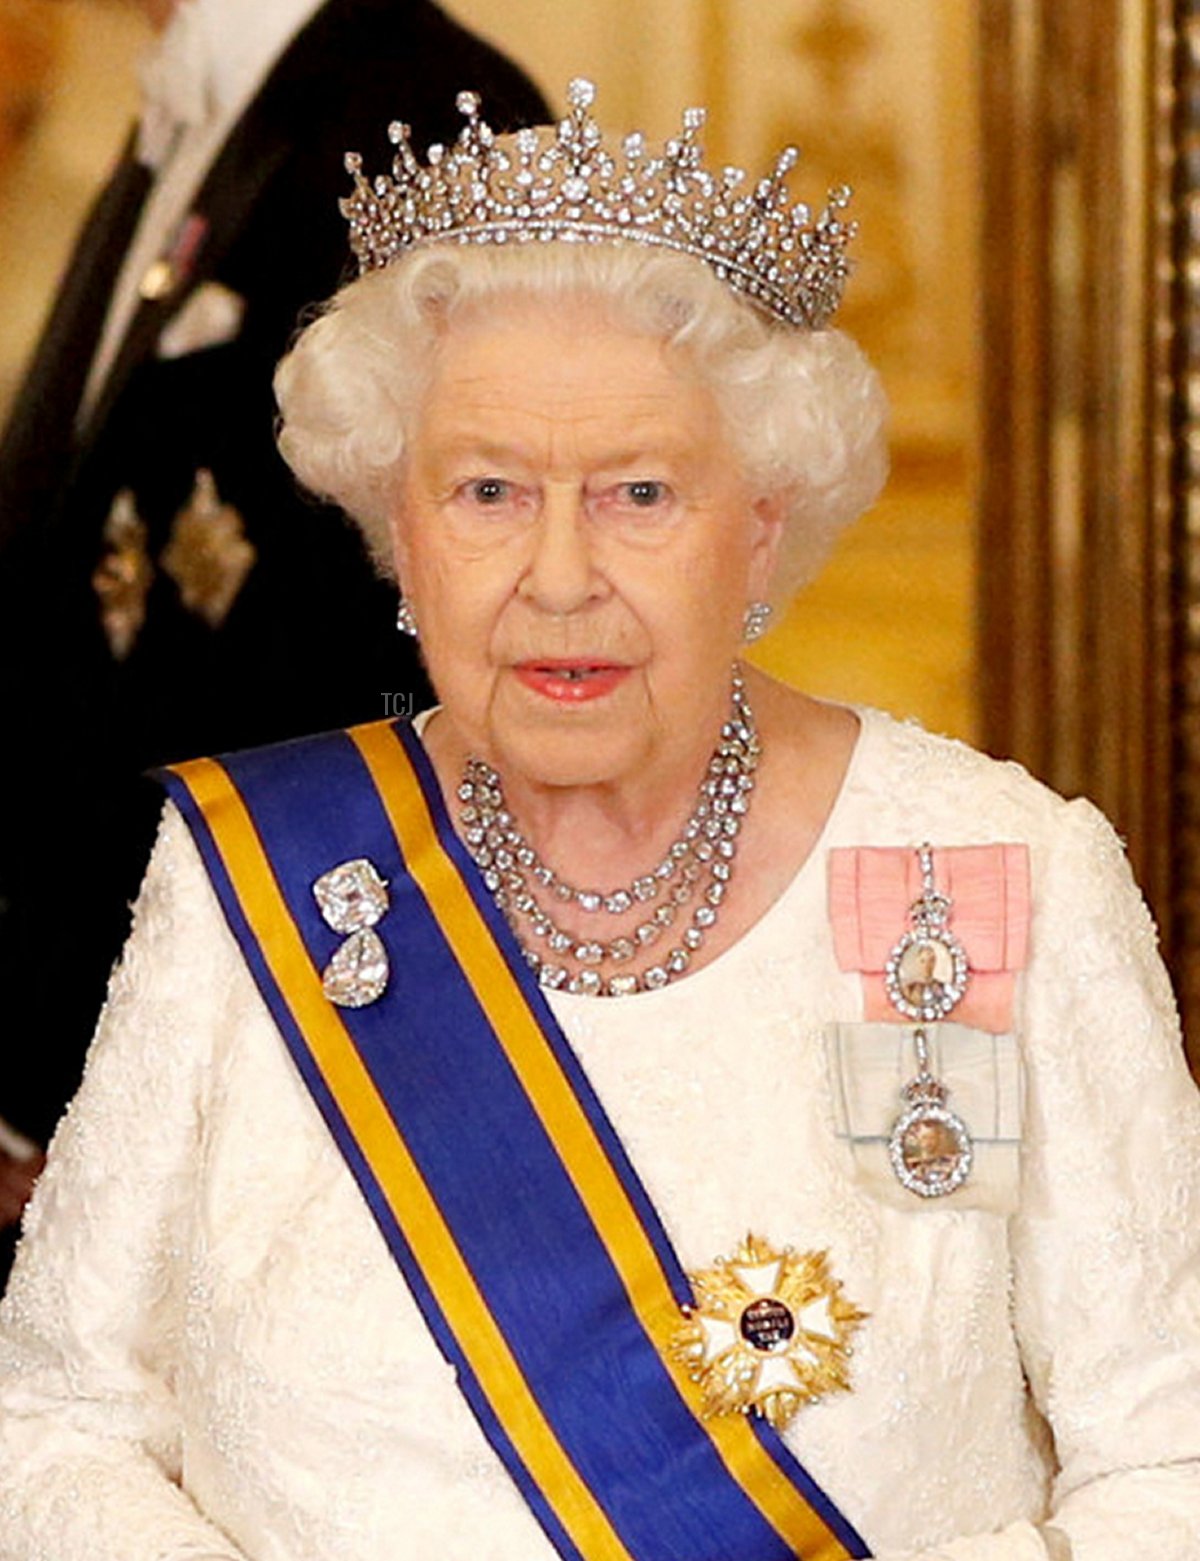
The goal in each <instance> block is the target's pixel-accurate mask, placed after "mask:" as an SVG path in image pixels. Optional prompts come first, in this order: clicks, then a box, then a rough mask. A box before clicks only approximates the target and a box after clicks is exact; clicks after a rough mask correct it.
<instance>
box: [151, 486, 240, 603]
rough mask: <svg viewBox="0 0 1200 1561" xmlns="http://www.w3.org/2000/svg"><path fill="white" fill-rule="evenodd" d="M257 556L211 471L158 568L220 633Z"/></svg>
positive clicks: (174, 531) (182, 516)
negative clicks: (218, 488) (168, 576)
mask: <svg viewBox="0 0 1200 1561" xmlns="http://www.w3.org/2000/svg"><path fill="white" fill-rule="evenodd" d="M257 556H258V554H257V552H256V550H255V547H254V544H253V543H252V542H249V541H247V539H246V527H245V524H244V522H243V520H242V517H241V516H240V515H239V514H238V512H237V510H235V509H234V508H233V506H232V505H231V504H222V503H221V499H220V495H219V494H218V493H217V485H216V483H215V482H214V480H213V475H212V473H211V472H210V471H205V470H203V469H202V470H200V471H198V472H197V473H196V482H195V486H194V487H193V489H192V496H191V498H190V499H189V500H188V502H187V503H186V504H185V505H184V507H183V508H182V509H181V510H180V511H179V513H178V514H177V515H176V517H175V522H174V525H172V527H171V538H170V541H169V542H168V543H167V545H166V547H165V548H164V549H163V552H162V556H161V558H160V559H159V562H160V563H161V564H162V567H163V569H164V570H165V571H166V573H167V574H169V575H170V577H171V579H172V580H174V582H175V584H176V585H177V586H178V587H179V595H180V599H181V600H182V602H183V605H184V606H185V607H186V608H187V609H188V611H189V612H194V613H196V614H197V615H198V616H199V617H201V618H203V619H204V621H205V623H207V624H208V626H209V628H210V629H219V628H220V627H221V625H222V624H223V623H224V622H225V619H226V618H227V617H228V616H229V609H230V608H231V607H232V606H233V604H234V601H235V600H236V598H237V594H238V592H239V591H240V590H241V588H242V586H243V584H244V583H245V580H246V576H247V575H248V574H249V573H250V571H251V569H252V568H253V567H254V561H255V559H256V558H257Z"/></svg>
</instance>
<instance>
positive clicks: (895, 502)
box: [0, 0, 977, 737]
mask: <svg viewBox="0 0 1200 1561" xmlns="http://www.w3.org/2000/svg"><path fill="white" fill-rule="evenodd" d="M247 3H252V0H247ZM449 9H451V10H453V11H454V12H455V13H456V14H457V15H458V16H460V17H461V18H462V19H463V20H464V21H466V22H468V23H470V24H471V25H473V26H475V27H476V28H478V29H479V30H481V31H484V32H486V33H488V34H489V35H490V36H492V37H493V38H495V39H497V40H498V41H500V42H501V43H503V44H504V46H505V47H506V48H507V49H508V50H509V51H510V52H511V53H513V54H514V55H515V56H516V57H517V58H519V59H520V60H521V61H522V62H523V63H525V65H526V66H527V67H528V68H529V69H530V71H531V72H532V73H533V75H534V76H535V77H536V78H537V79H538V81H539V82H540V83H541V84H542V85H543V87H544V88H545V90H546V91H547V93H548V94H549V95H550V97H551V98H552V100H554V101H555V102H557V103H561V101H562V89H563V86H564V84H565V82H566V80H567V78H568V77H569V76H571V75H573V74H588V75H591V76H592V77H594V79H595V80H596V81H597V83H598V85H599V88H600V94H601V95H600V99H599V108H600V112H601V116H602V117H603V118H606V119H608V120H609V121H610V122H611V123H613V124H616V125H618V126H621V127H625V126H632V125H639V126H642V127H643V128H645V129H646V130H647V131H649V132H650V133H651V134H653V135H657V136H662V135H665V134H668V133H669V132H670V131H671V130H672V129H673V128H674V126H675V124H676V122H677V116H678V111H679V109H680V108H681V107H682V106H683V105H684V104H687V103H694V102H702V103H706V104H708V105H709V106H710V109H711V125H710V134H709V143H710V146H711V147H712V150H713V153H714V155H716V156H717V157H719V158H721V159H723V160H731V161H736V162H741V163H746V164H747V165H749V166H750V167H752V168H757V167H759V166H760V165H761V164H763V163H764V162H765V161H766V160H767V158H768V157H769V156H770V155H772V154H773V152H774V151H775V150H776V149H777V148H778V147H779V146H780V145H781V144H783V143H784V142H785V141H795V142H796V143H797V144H798V145H800V147H801V148H802V149H803V150H804V152H805V154H806V155H805V161H804V163H803V164H802V166H801V170H800V171H799V173H798V174H797V176H796V179H795V187H796V188H797V189H798V190H802V192H803V193H804V194H805V195H806V196H808V197H809V198H811V199H814V200H815V199H819V198H820V196H821V195H822V194H823V192H824V189H825V188H826V187H827V186H828V185H829V184H830V183H840V182H842V181H847V182H850V183H852V184H853V185H854V186H855V189H856V198H855V206H854V210H855V212H856V214H857V216H858V219H859V221H860V223H861V226H862V236H861V241H860V244H859V253H860V263H859V268H858V272H857V274H856V276H855V277H854V279H853V281H852V284H851V290H850V294H849V298H848V302H847V306H846V308H845V311H844V315H843V323H844V324H845V326H846V328H847V329H849V330H851V331H852V332H853V333H854V334H855V335H857V336H858V337H859V339H860V340H861V341H862V342H863V344H864V345H865V346H866V347H867V349H868V351H869V352H870V353H871V354H872V356H873V357H874V358H875V360H876V361H877V363H878V364H879V366H880V367H881V369H882V370H883V372H884V375H885V378H886V381H887V384H888V387H889V391H890V393H891V397H892V401H893V408H894V476H893V481H892V484H891V487H890V489H889V491H888V494H887V496H886V497H885V499H884V500H883V502H882V503H881V504H880V505H879V507H878V508H877V509H876V511H875V512H874V513H873V514H872V515H870V516H868V517H867V518H866V519H865V520H864V521H863V522H862V523H860V525H859V526H858V527H857V528H856V529H855V530H854V531H853V532H852V533H851V534H850V535H849V536H848V537H847V539H846V540H845V542H844V543H843V545H842V547H841V548H840V549H839V552H838V554H837V556H836V557H835V559H834V560H833V562H832V564H831V565H830V567H829V569H828V570H827V571H826V573H825V575H824V576H823V577H822V579H821V580H820V581H819V582H818V583H817V584H816V585H815V586H814V587H812V588H811V589H810V590H809V592H807V593H806V595H805V596H804V597H803V598H802V600H801V601H800V602H799V603H798V604H797V606H796V608H795V609H794V610H793V612H792V613H791V615H790V616H789V617H788V619H787V621H786V622H785V623H784V624H783V625H781V626H780V627H778V628H777V629H776V630H775V631H774V632H773V633H772V634H771V635H770V636H769V637H768V639H767V640H766V641H764V643H763V645H762V647H761V651H760V659H761V660H762V662H763V663H764V664H766V665H768V666H770V667H772V668H774V669H775V670H777V671H778V672H780V673H781V674H782V675H784V676H787V677H788V678H790V679H791V680H792V681H794V682H797V683H799V684H801V685H803V686H807V687H809V688H812V689H813V690H814V691H816V692H820V693H823V694H826V695H829V696H832V697H839V698H847V699H852V700H859V701H863V702H867V703H876V704H883V705H886V706H888V707H890V708H892V709H896V710H898V711H900V712H901V713H904V714H916V715H918V716H920V717H921V718H922V719H923V720H925V721H926V723H927V724H929V725H931V726H932V727H934V728H936V729H940V730H945V731H951V732H954V733H957V734H960V735H963V736H968V737H969V736H971V735H972V734H973V733H975V731H976V729H977V717H976V701H975V695H974V681H973V667H974V613H973V602H974V586H973V580H974V570H975V562H974V545H973V519H972V516H973V504H972V492H973V480H972V473H973V466H974V457H973V450H974V430H975V422H976V414H975V395H974V381H975V373H976V353H975V339H976V328H975V317H974V300H975V296H976V260H975V239H974V231H975V221H976V213H975V203H974V198H975V190H976V184H977V178H976V168H977V164H976V156H975V150H976V148H975V141H976V130H975V103H976V100H977V90H976V79H975V71H976V66H975V61H974V55H973V46H974V45H973V34H972V25H973V23H972V10H973V8H972V7H971V6H970V5H964V4H963V0H904V4H903V5H899V4H897V3H896V0H641V3H640V4H639V5H638V6H636V7H634V6H630V5H628V4H626V3H624V0H451V3H450V5H449ZM143 37H144V35H143V30H142V27H141V25H140V23H139V21H138V17H137V13H136V9H135V7H134V6H133V5H132V4H130V3H121V0H56V3H55V4H53V5H51V4H50V3H49V0H0V105H2V110H0V112H2V113H3V127H4V128H3V140H0V259H2V261H3V264H2V266H0V398H3V397H4V396H6V395H7V394H11V393H12V390H13V387H14V385H15V383H16V378H17V374H18V372H19V364H20V362H21V359H22V358H23V356H24V354H25V352H26V351H27V350H28V347H29V344H30V342H31V340H32V338H33V335H34V332H35V330H36V327H37V323H38V321H39V319H40V316H41V312H42V310H43V309H44V307H45V301H46V298H47V296H48V292H49V288H50V286H51V285H52V283H53V280H54V277H55V276H56V274H57V270H58V268H59V267H60V266H61V264H62V261H63V257H64V256H65V253H66V249H67V245H68V244H69V240H70V234H71V231H72V229H73V226H74V224H75V222H76V221H77V219H78V216H79V214H80V211H81V209H82V206H83V204H84V202H85V200H86V198H87V195H88V192H89V190H90V188H91V187H92V186H93V185H94V183H95V181H96V180H98V179H99V178H100V177H101V176H102V173H103V170H104V168H105V166H106V164H107V162H108V159H109V157H110V156H111V155H112V151H113V149H114V148H115V146H116V143H117V141H118V139H119V138H120V135H121V132H122V128H123V126H124V124H125V121H126V116H127V114H128V113H129V112H130V110H131V107H132V105H133V103H134V101H135V92H134V76H133V65H134V59H135V56H136V53H137V50H138V48H139V47H140V46H141V44H142V42H143ZM397 108H398V110H399V105H397ZM380 135H381V139H380V149H381V150H382V147H383V127H382V126H381V127H380ZM365 150H370V149H365Z"/></svg>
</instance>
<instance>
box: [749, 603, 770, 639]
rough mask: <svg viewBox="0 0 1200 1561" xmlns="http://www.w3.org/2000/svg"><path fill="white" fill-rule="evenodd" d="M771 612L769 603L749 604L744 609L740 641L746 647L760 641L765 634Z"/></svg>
mask: <svg viewBox="0 0 1200 1561" xmlns="http://www.w3.org/2000/svg"><path fill="white" fill-rule="evenodd" d="M771 611H772V609H771V604H770V602H751V603H750V605H749V607H747V608H746V616H745V618H744V619H743V620H742V639H743V640H745V642H746V644H747V645H752V644H753V643H754V641H755V640H761V639H762V637H763V635H764V634H765V633H766V632H767V625H768V624H769V623H770V621H771Z"/></svg>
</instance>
